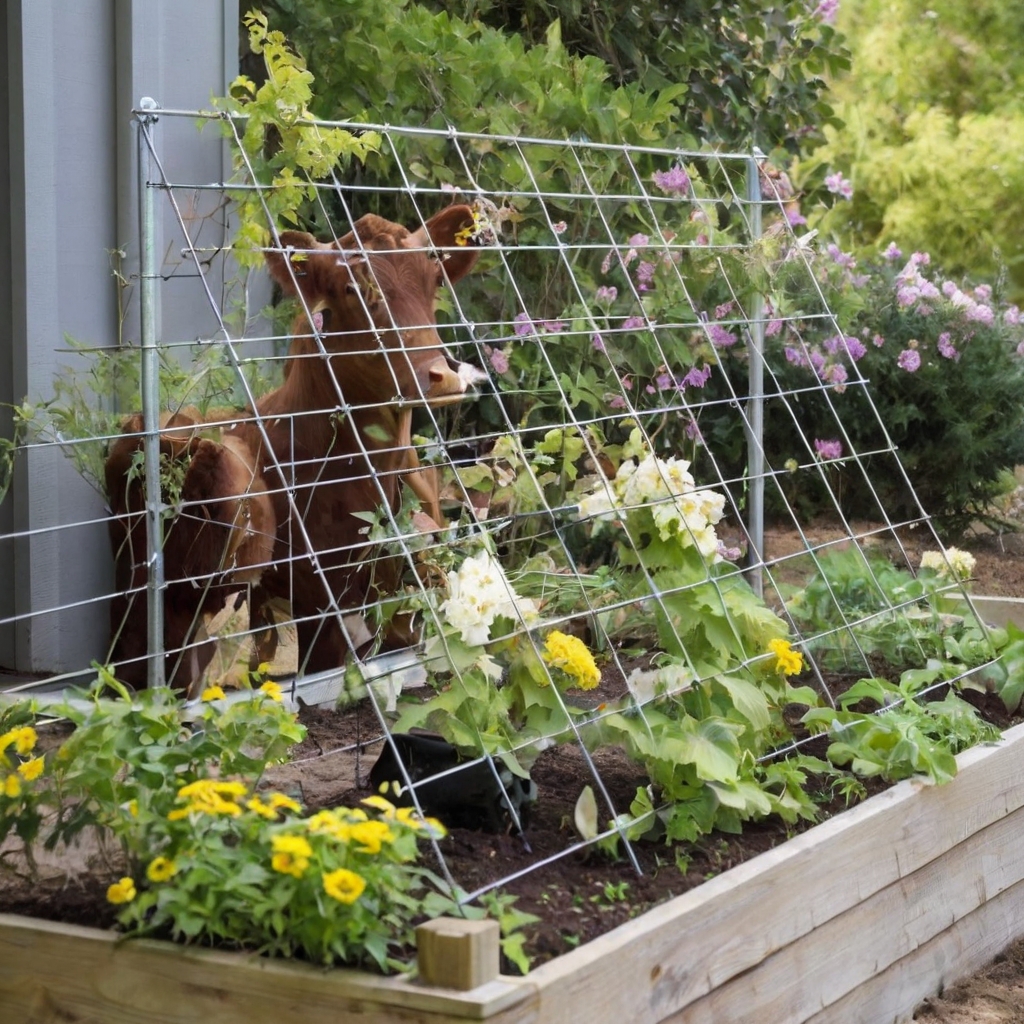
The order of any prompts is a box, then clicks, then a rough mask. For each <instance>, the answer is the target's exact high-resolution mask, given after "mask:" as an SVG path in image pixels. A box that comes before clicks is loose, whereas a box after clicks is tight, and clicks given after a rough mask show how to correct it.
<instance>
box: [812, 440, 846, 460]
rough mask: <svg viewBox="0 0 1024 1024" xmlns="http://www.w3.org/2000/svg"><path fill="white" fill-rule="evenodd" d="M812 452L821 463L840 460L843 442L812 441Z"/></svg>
mask: <svg viewBox="0 0 1024 1024" xmlns="http://www.w3.org/2000/svg"><path fill="white" fill-rule="evenodd" d="M814 450H815V451H816V452H817V453H818V458H819V459H821V460H822V461H826V460H829V459H841V458H842V457H843V442H842V441H839V440H835V439H833V440H831V441H819V440H818V438H815V439H814Z"/></svg>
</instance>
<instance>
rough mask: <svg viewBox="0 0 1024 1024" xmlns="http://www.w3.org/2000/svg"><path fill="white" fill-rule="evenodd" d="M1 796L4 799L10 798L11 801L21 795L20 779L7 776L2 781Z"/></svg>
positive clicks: (15, 776) (14, 776)
mask: <svg viewBox="0 0 1024 1024" xmlns="http://www.w3.org/2000/svg"><path fill="white" fill-rule="evenodd" d="M3 794H4V796H6V797H10V799H11V800H13V799H14V798H15V797H16V796H20V795H21V779H19V778H18V776H17V775H13V774H12V775H8V776H7V778H6V779H4V785H3Z"/></svg>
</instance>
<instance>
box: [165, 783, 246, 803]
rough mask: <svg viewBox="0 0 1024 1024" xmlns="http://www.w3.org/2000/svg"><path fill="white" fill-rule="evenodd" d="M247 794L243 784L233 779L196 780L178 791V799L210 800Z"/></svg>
mask: <svg viewBox="0 0 1024 1024" xmlns="http://www.w3.org/2000/svg"><path fill="white" fill-rule="evenodd" d="M248 792H249V788H248V786H246V785H245V783H244V782H236V781H235V780H233V779H225V780H223V781H222V780H220V779H196V781H195V782H190V783H189V784H188V785H187V786H182V787H181V789H179V790H178V797H179V799H180V798H181V797H185V798H186V799H194V800H212V799H214V798H216V797H225V796H230V797H240V796H245V794H246V793H248Z"/></svg>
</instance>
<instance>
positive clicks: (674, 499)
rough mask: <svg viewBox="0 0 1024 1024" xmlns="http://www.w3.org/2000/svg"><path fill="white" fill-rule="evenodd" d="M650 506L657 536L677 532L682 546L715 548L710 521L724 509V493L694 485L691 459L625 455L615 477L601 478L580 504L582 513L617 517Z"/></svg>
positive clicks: (712, 552)
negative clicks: (637, 457)
mask: <svg viewBox="0 0 1024 1024" xmlns="http://www.w3.org/2000/svg"><path fill="white" fill-rule="evenodd" d="M643 507H649V508H650V510H651V516H652V517H653V519H654V524H655V526H656V527H657V529H658V533H659V534H660V535H661V539H662V540H669V539H670V538H671V537H676V538H678V540H679V543H680V544H681V545H682V546H683V547H688V546H689V545H691V544H693V545H695V546H696V547H697V550H698V551H700V553H701V555H703V556H704V558H712V557H716V556H717V554H718V537H717V535H716V534H715V529H714V527H715V524H716V523H718V522H719V521H720V520H721V518H722V515H723V514H724V511H725V497H724V496H723V495H721V494H718V493H717V492H716V491H710V490H706V489H704V490H698V489H697V485H696V483H695V481H694V479H693V476H692V475H691V474H690V463H689V462H687V461H686V460H685V459H677V458H676V457H675V456H672V457H671V458H669V459H659V458H658V457H657V456H656V455H648V456H646V457H645V458H643V459H641V460H640V461H639V462H635V461H634V460H633V459H627V460H626V461H625V462H623V463H622V465H621V466H620V467H619V471H618V473H616V474H615V479H614V480H610V481H601V482H600V483H599V484H598V486H597V488H596V489H595V490H594V492H593V493H592V494H588V495H586V496H585V497H584V498H583V500H582V501H581V502H580V504H579V514H580V516H581V517H584V518H589V517H598V518H602V519H611V518H621V516H622V515H623V514H624V513H625V512H628V511H629V510H630V509H634V508H643Z"/></svg>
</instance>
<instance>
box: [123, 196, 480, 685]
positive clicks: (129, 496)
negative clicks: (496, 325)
mask: <svg viewBox="0 0 1024 1024" xmlns="http://www.w3.org/2000/svg"><path fill="white" fill-rule="evenodd" d="M474 225H475V221H474V217H473V210H472V209H471V208H470V207H468V206H462V205H460V206H451V207H449V208H448V209H446V210H443V211H442V212H441V213H438V214H436V215H435V216H434V217H432V218H431V219H430V220H429V221H428V222H427V224H426V225H425V227H423V228H421V229H419V230H418V231H415V232H409V231H408V230H406V229H405V228H404V227H401V226H399V225H397V224H393V223H391V222H390V221H387V220H384V219H383V218H380V217H377V216H374V215H372V214H367V215H366V216H364V217H362V218H360V220H359V221H357V222H356V224H355V226H354V228H355V230H354V231H352V232H350V233H349V234H348V235H346V236H345V237H344V238H342V239H340V240H338V241H337V242H334V243H320V242H317V241H316V240H315V239H314V238H313V237H312V236H311V235H308V234H305V233H302V232H295V231H286V232H283V233H282V234H281V246H282V249H283V250H284V251H283V252H282V251H272V252H268V253H267V264H268V266H269V269H270V273H271V275H272V277H273V278H274V279H275V280H276V281H277V282H278V283H279V284H280V285H281V287H282V288H283V289H284V291H285V293H286V294H292V295H296V294H297V295H298V296H299V297H300V300H301V302H302V305H303V309H302V311H301V312H300V313H299V315H298V316H297V317H296V321H295V324H294V326H293V340H292V344H291V349H290V352H289V361H288V365H287V368H286V373H285V380H284V383H283V384H282V385H281V387H279V388H277V389H276V390H275V391H272V392H270V393H269V394H267V395H265V396H264V397H263V398H261V399H260V400H259V401H258V402H257V403H256V416H254V417H252V418H247V419H245V420H243V421H241V422H238V423H236V424H234V425H232V426H231V427H229V428H228V429H226V430H225V431H224V432H223V434H222V436H221V437H220V439H219V441H218V440H216V439H209V440H208V439H205V438H201V437H199V436H198V434H196V436H195V437H194V438H193V439H190V440H189V441H188V443H187V444H186V443H184V442H183V441H181V439H178V440H175V439H176V438H178V434H177V429H178V428H179V426H180V424H179V423H178V422H177V421H172V422H169V423H168V426H170V427H173V428H175V432H174V433H173V434H169V435H164V437H163V439H162V446H169V448H168V454H169V455H171V456H172V457H174V458H185V457H188V458H190V459H191V460H192V462H191V463H189V465H188V469H187V472H186V473H185V483H184V486H183V487H182V489H181V495H180V497H181V502H182V505H183V507H184V508H185V509H186V510H187V509H190V508H192V509H193V510H194V511H195V513H196V514H195V515H193V516H192V517H191V519H190V527H191V528H192V531H193V533H195V532H197V531H198V534H199V536H198V537H197V536H193V535H192V534H190V533H189V532H188V530H187V529H186V531H185V536H184V538H183V540H182V542H180V543H175V542H172V540H171V539H170V538H171V537H173V535H174V534H175V533H176V532H177V531H178V529H179V528H180V525H181V524H180V520H179V521H176V522H175V523H174V526H173V529H172V530H171V531H170V537H169V538H168V541H167V542H166V555H165V575H166V578H167V596H166V598H165V606H166V626H165V633H166V636H165V643H166V647H167V649H168V652H169V653H168V661H167V665H168V676H167V678H168V681H169V682H170V683H172V685H175V686H178V687H185V688H190V687H193V686H194V684H195V683H196V682H197V681H198V679H199V678H200V676H201V674H202V672H203V670H204V669H205V667H206V665H207V664H208V662H209V659H210V657H211V656H212V647H211V646H209V645H207V646H202V645H200V646H193V647H191V648H189V650H188V656H187V657H183V658H179V657H178V652H179V651H180V650H181V649H184V648H185V647H186V645H187V644H188V643H189V642H190V641H191V640H192V639H193V638H194V637H195V636H197V635H199V634H197V628H198V626H199V625H200V623H201V618H202V615H203V614H204V613H210V612H214V611H216V610H219V608H222V607H223V606H224V603H225V601H226V599H227V597H228V596H229V595H230V593H231V592H237V591H239V590H240V589H241V588H242V587H243V586H244V585H246V584H248V583H251V582H253V581H254V577H255V576H258V575H259V567H260V566H261V565H262V566H263V572H262V579H261V580H260V584H259V587H258V590H257V592H256V593H255V594H254V595H253V601H252V602H251V604H255V605H256V606H257V608H258V606H259V605H260V604H261V603H263V602H266V601H271V600H280V599H285V600H288V601H290V602H291V608H292V615H293V617H294V618H295V620H296V622H297V629H298V642H299V664H300V666H302V667H303V668H304V670H305V671H307V672H313V671H317V670H321V669H328V668H335V667H338V666H339V665H341V664H342V662H343V661H344V659H345V656H346V655H347V654H348V653H349V651H350V649H351V644H350V642H349V637H348V635H347V632H348V631H347V630H346V628H345V625H344V623H345V622H348V621H351V620H349V619H345V618H344V617H343V615H342V614H338V613H334V612H333V610H332V609H333V608H335V607H336V608H338V609H339V610H340V612H341V613H354V614H355V615H356V616H361V613H362V609H363V608H364V607H365V606H366V605H367V604H368V603H370V602H372V601H373V600H374V599H375V598H376V597H377V596H378V594H380V593H383V592H386V591H387V590H388V589H389V587H392V586H393V585H394V583H395V581H396V576H395V571H394V568H393V567H390V566H388V565H387V564H385V565H384V566H383V567H379V568H378V570H377V571H376V572H375V570H374V566H373V562H372V559H370V558H369V555H370V551H369V548H368V544H367V541H366V536H365V528H366V526H367V523H366V521H365V516H364V514H365V513H367V512H373V511H374V510H376V509H379V508H381V507H384V506H388V507H390V508H391V509H392V510H395V509H397V507H398V504H399V491H400V487H401V482H402V479H403V478H405V479H406V480H407V481H408V482H409V484H410V486H411V487H412V488H413V490H414V491H415V492H416V494H417V495H418V497H419V498H420V501H421V503H422V506H423V508H424V510H425V511H426V512H427V513H428V514H429V515H430V516H431V517H432V518H434V519H435V520H436V519H439V518H440V509H439V506H438V495H437V481H436V478H435V476H434V473H433V471H432V470H426V469H423V468H420V466H419V463H418V460H417V458H416V453H415V451H414V449H413V448H412V446H411V425H412V412H413V408H414V407H415V406H416V405H422V404H424V403H429V404H431V405H439V404H445V403H448V402H454V401H459V400H460V399H461V398H462V397H463V396H464V395H465V394H466V392H467V389H468V387H469V385H470V384H472V383H473V382H475V381H476V380H478V379H481V378H482V377H483V374H482V373H481V372H480V371H479V370H476V369H475V368H473V367H470V366H468V365H467V364H458V363H454V362H453V361H452V360H451V359H449V358H448V357H447V356H446V355H445V352H444V349H443V347H442V345H441V342H440V338H439V337H438V334H437V329H436V319H435V315H434V303H435V298H436V294H437V289H438V287H439V286H440V285H441V283H442V282H443V281H444V279H445V278H447V279H448V280H449V281H450V282H454V281H457V280H458V279H459V278H461V277H462V276H463V275H465V274H466V273H467V272H468V271H469V270H470V269H471V267H472V266H473V264H474V262H475V261H476V258H477V255H478V252H477V250H475V249H473V248H471V247H469V246H468V245H467V244H466V243H467V241H471V239H470V235H471V233H472V231H473V229H474ZM446 249H447V250H449V251H447V252H443V254H442V250H446ZM125 429H126V431H130V432H131V433H133V434H134V435H135V436H133V437H130V438H129V437H126V438H123V439H120V440H119V441H118V442H117V443H116V444H115V445H114V447H113V449H112V451H111V455H110V457H109V459H108V465H107V491H108V494H109V495H110V497H111V505H112V509H113V511H114V513H115V514H121V515H122V516H124V513H128V512H134V513H136V515H135V516H134V518H133V519H128V518H122V520H121V521H120V522H115V523H112V525H111V536H112V539H113V541H114V553H115V558H116V559H117V563H118V587H119V589H122V588H125V587H127V586H134V587H139V586H140V584H141V582H142V581H141V580H140V579H139V578H138V577H139V573H140V571H141V572H142V573H143V574H144V569H141V570H140V566H144V562H145V559H144V558H143V557H140V556H141V554H142V550H141V548H140V545H139V543H138V540H139V539H140V538H141V537H142V536H144V525H143V524H142V523H141V517H139V516H138V514H137V513H138V512H139V511H140V510H141V509H142V508H143V507H144V506H143V504H142V494H141V487H140V486H139V485H138V483H136V482H135V481H134V480H133V479H132V477H131V474H130V473H129V472H128V467H129V465H130V462H131V460H132V458H133V457H134V454H133V453H134V452H135V451H136V450H137V449H138V447H139V440H138V431H139V424H138V422H137V418H135V417H133V418H132V419H131V420H129V421H128V423H127V424H126V426H125ZM171 449H173V450H171ZM218 451H219V452H221V458H222V459H223V460H224V461H225V463H226V464H229V465H233V462H234V461H235V460H237V459H238V458H239V457H241V460H242V462H244V463H245V465H246V466H248V467H249V468H250V469H251V471H252V472H251V473H250V476H249V478H248V482H247V484H246V486H244V487H241V486H239V483H240V481H239V479H238V477H237V476H236V477H235V478H234V479H233V482H232V483H230V484H228V485H227V486H228V488H229V489H227V490H220V491H217V490H216V488H215V487H214V488H213V489H212V490H211V489H210V488H207V490H205V491H203V490H202V489H193V488H192V481H191V478H192V476H193V464H194V463H195V462H196V460H197V458H198V457H199V456H203V458H204V459H208V460H209V461H211V462H212V463H213V464H214V465H216V463H217V460H218V456H217V455H215V454H213V453H214V452H218ZM228 460H232V461H231V462H228ZM197 473H198V470H197ZM222 476H223V477H224V478H225V479H227V478H228V476H229V474H228V473H227V471H226V469H224V470H223V472H222ZM203 479H204V480H205V479H207V477H203ZM239 507H244V508H245V509H247V510H248V511H249V514H250V515H251V516H252V518H251V520H250V521H249V522H248V528H249V531H250V532H249V534H248V535H246V536H245V537H243V538H242V539H241V540H239V539H238V537H237V531H238V530H240V529H243V528H245V526H246V524H243V523H239V522H238V515H239V513H238V511H237V509H238V508H239ZM233 509H234V511H232V510H233ZM254 509H258V511H257V512H256V514H253V510H254ZM232 517H234V518H232ZM200 520H201V521H200ZM126 522H131V523H133V524H134V525H135V531H134V533H133V531H132V530H131V529H130V528H128V527H126V526H125V523H126ZM228 524H234V525H228ZM204 526H207V527H208V528H207V529H206V530H205V532H204V530H203V527H204ZM268 527H269V530H268ZM268 533H269V534H273V535H274V543H273V549H272V551H270V552H268V551H267V550H266V546H261V545H265V542H266V537H267V535H268ZM126 538H127V540H126ZM257 538H259V541H257ZM197 552H198V553H199V554H198V555H197V554H196V553H197ZM187 554H193V555H194V557H192V558H191V560H189V558H187V557H186V555H187ZM268 556H269V557H268ZM136 597H137V599H136V600H135V602H134V606H133V607H132V608H131V609H128V608H126V601H125V599H124V598H118V599H117V600H116V601H115V602H114V606H113V607H112V624H113V627H114V636H115V642H114V646H113V658H114V660H115V661H122V660H124V659H125V658H133V657H139V656H141V654H142V653H144V649H145V635H146V634H145V601H144V595H142V594H139V595H136ZM189 599H190V600H189ZM126 616H127V617H126ZM355 621H358V619H357V620H355ZM120 674H121V675H122V676H123V677H124V678H126V679H127V680H128V681H129V682H134V683H136V684H138V683H140V682H142V677H143V676H144V672H143V669H142V663H141V662H137V663H136V664H135V666H134V667H133V666H124V667H122V669H121V671H120Z"/></svg>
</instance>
